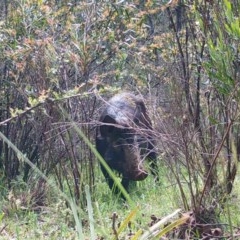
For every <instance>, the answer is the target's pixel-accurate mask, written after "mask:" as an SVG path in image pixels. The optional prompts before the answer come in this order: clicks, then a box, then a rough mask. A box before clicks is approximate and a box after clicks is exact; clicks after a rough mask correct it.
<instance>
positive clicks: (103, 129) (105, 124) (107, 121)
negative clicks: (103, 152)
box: [100, 115, 116, 137]
mask: <svg viewBox="0 0 240 240" xmlns="http://www.w3.org/2000/svg"><path fill="white" fill-rule="evenodd" d="M112 124H116V121H115V119H114V118H112V117H111V116H109V115H106V116H105V117H104V119H103V120H102V125H101V126H100V133H101V135H102V136H103V137H108V136H110V135H111V134H113V133H114V130H115V129H116V127H115V126H113V125H112Z"/></svg>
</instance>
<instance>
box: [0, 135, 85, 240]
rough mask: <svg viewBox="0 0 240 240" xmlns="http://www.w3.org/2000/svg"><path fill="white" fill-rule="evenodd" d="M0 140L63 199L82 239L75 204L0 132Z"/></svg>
mask: <svg viewBox="0 0 240 240" xmlns="http://www.w3.org/2000/svg"><path fill="white" fill-rule="evenodd" d="M0 138H1V139H2V140H3V142H5V143H6V144H7V145H8V147H9V148H11V149H12V150H13V151H14V152H15V153H16V155H17V157H18V159H19V161H22V162H25V163H27V164H28V165H29V166H30V167H31V168H32V170H33V171H34V172H35V173H36V174H37V175H38V176H39V177H41V178H42V179H44V180H45V181H46V182H47V184H48V185H49V186H50V187H52V188H53V190H54V191H56V192H57V193H58V194H59V195H60V196H61V197H62V198H63V199H65V200H66V201H67V202H68V203H69V205H70V207H71V210H72V212H73V216H74V220H75V223H76V228H77V232H78V236H79V239H84V236H83V231H82V225H81V220H80V219H79V217H78V214H77V207H76V204H75V203H74V202H73V201H72V200H71V199H70V198H69V197H67V195H66V194H64V193H63V192H62V191H61V190H60V189H59V188H58V186H57V185H56V184H55V183H54V182H52V181H51V180H49V179H48V177H47V176H46V175H45V174H44V173H42V172H41V171H40V169H39V168H38V167H37V166H36V165H35V164H33V163H32V162H31V161H30V160H29V159H28V158H27V157H26V156H25V155H24V154H23V153H22V152H21V151H20V150H19V149H18V148H17V147H16V146H15V145H14V144H13V143H12V142H11V141H10V140H9V139H8V138H7V137H6V136H5V135H4V134H3V133H2V132H0Z"/></svg>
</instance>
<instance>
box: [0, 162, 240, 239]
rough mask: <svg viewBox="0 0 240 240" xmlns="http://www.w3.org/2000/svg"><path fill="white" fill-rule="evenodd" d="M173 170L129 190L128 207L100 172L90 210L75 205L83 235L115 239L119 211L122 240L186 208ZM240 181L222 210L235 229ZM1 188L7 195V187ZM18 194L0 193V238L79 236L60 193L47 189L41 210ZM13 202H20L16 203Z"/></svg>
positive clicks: (238, 222)
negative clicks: (156, 180) (130, 200)
mask: <svg viewBox="0 0 240 240" xmlns="http://www.w3.org/2000/svg"><path fill="white" fill-rule="evenodd" d="M97 169H98V168H97ZM169 174H170V173H169V172H168V169H167V168H165V167H162V168H161V169H160V173H159V175H160V176H161V177H160V179H161V181H160V183H155V182H154V179H153V177H152V176H149V177H148V178H147V179H146V180H144V181H142V182H137V183H136V186H133V187H132V189H131V193H130V196H131V199H132V201H133V203H134V205H133V206H129V205H128V204H127V203H125V202H123V200H122V199H119V198H117V197H116V196H113V195H112V193H111V191H110V190H109V188H108V186H107V184H106V182H105V181H104V178H103V176H102V174H101V172H100V171H98V170H97V171H96V182H95V188H94V192H93V193H92V194H91V195H90V197H91V199H89V203H90V209H89V208H87V207H86V208H84V209H80V207H77V209H76V211H77V212H78V217H79V219H80V221H81V226H82V234H83V239H93V236H95V239H101V238H102V239H114V236H115V235H114V234H113V232H114V231H113V227H112V225H113V215H114V214H116V215H117V219H116V223H115V228H116V230H118V229H119V226H120V224H123V225H124V224H125V225H126V226H124V227H123V229H122V230H121V232H120V233H119V239H126V238H127V236H130V234H136V233H137V232H138V231H139V230H140V229H141V230H142V232H146V231H147V230H148V229H149V226H150V225H151V224H152V223H153V219H154V216H155V218H156V219H162V218H164V217H165V216H167V215H169V214H171V213H173V212H174V211H175V210H176V209H179V208H182V201H181V197H180V194H179V191H178V187H177V185H175V184H173V183H170V182H169V179H171V176H170V175H169ZM239 182H240V178H239V177H238V178H237V179H236V182H235V185H234V191H233V194H232V197H231V198H229V200H228V204H227V206H228V207H227V208H225V209H223V210H222V213H221V221H222V222H223V223H226V224H227V229H228V230H229V231H230V230H231V229H230V227H229V225H230V223H229V216H230V217H231V219H230V220H231V223H232V226H233V227H234V226H239V225H240V215H239V214H238V213H239V212H240V207H239V204H238V203H239V200H240V198H239V193H240V187H239ZM19 186H21V187H23V185H22V183H19ZM0 189H2V190H3V192H4V193H6V189H5V188H4V187H3V186H1V188H0ZM18 193H19V195H16V196H14V197H12V199H11V196H10V195H11V194H12V193H8V195H5V197H3V196H2V197H1V198H2V199H1V200H2V201H1V203H0V239H3V240H4V239H6V240H9V239H19V240H22V239H26V240H28V239H29V240H33V239H38V240H42V239H53V240H55V239H79V233H78V232H77V230H76V222H75V220H74V216H73V212H72V210H71V209H70V208H67V207H66V204H65V203H66V202H65V200H64V199H62V198H61V197H60V196H58V195H56V194H55V193H54V192H53V191H52V190H51V187H48V189H47V200H46V204H45V206H44V207H43V208H42V210H41V211H39V212H34V211H33V210H31V205H29V206H25V208H22V206H21V203H19V201H20V200H21V196H22V195H21V194H23V193H24V194H26V195H27V194H28V193H27V192H22V191H18ZM20 193H21V194H20ZM24 196H25V195H24ZM14 202H15V203H18V205H17V204H13V203H14ZM28 207H29V208H28ZM91 207H92V210H93V212H91ZM136 207H137V208H136ZM89 211H90V212H89ZM3 212H4V213H5V215H4V216H3V215H2V213H3ZM90 221H91V222H90ZM90 226H91V231H90ZM136 239H139V238H136Z"/></svg>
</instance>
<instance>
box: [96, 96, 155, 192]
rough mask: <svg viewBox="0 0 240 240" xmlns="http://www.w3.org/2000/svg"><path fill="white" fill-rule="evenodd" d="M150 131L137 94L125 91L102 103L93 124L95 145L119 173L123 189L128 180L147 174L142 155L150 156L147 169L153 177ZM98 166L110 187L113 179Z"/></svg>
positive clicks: (138, 179) (140, 178) (141, 177)
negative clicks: (102, 108) (98, 120)
mask: <svg viewBox="0 0 240 240" xmlns="http://www.w3.org/2000/svg"><path fill="white" fill-rule="evenodd" d="M152 134H153V132H152V124H151V121H150V119H149V116H148V114H147V110H146V107H145V104H144V102H143V100H142V99H141V98H140V97H138V96H136V95H134V94H132V93H127V92H125V93H120V94H117V95H115V96H114V97H112V98H111V99H110V100H109V101H108V102H107V103H106V106H105V108H104V110H103V112H102V114H101V116H100V124H99V126H98V127H97V136H96V148H97V150H98V152H99V153H100V155H101V156H102V157H103V159H104V160H105V161H106V163H107V164H108V165H109V167H110V168H111V169H112V170H116V171H117V172H119V173H120V174H121V176H122V185H123V187H124V188H125V189H126V190H128V186H129V182H130V181H140V180H144V179H145V178H146V177H147V176H148V173H147V171H146V170H145V169H144V167H143V160H144V159H145V158H148V159H149V160H150V165H151V169H152V170H151V171H152V173H153V174H155V176H156V177H157V175H156V170H157V169H156V168H157V167H156V158H157V156H156V152H155V151H154V141H153V136H152ZM101 170H102V172H103V174H104V176H105V179H106V181H107V183H108V185H109V187H110V189H113V186H114V181H113V180H112V178H111V177H110V176H109V174H108V173H107V171H106V169H105V168H104V167H103V166H102V165H101ZM115 190H116V191H117V192H118V191H119V190H118V189H115Z"/></svg>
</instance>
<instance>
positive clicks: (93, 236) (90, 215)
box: [85, 185, 97, 240]
mask: <svg viewBox="0 0 240 240" xmlns="http://www.w3.org/2000/svg"><path fill="white" fill-rule="evenodd" d="M85 192H86V199H87V209H88V219H89V226H90V235H91V240H96V239H97V238H96V234H95V230H94V218H93V208H92V200H91V194H90V188H89V186H88V185H86V186H85Z"/></svg>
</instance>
